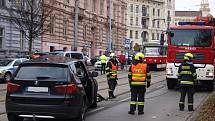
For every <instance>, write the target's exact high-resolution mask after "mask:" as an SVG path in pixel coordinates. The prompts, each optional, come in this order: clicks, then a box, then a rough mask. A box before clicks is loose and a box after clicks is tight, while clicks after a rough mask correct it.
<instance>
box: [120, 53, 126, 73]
mask: <svg viewBox="0 0 215 121" xmlns="http://www.w3.org/2000/svg"><path fill="white" fill-rule="evenodd" d="M119 62H120V66H121V70H123V69H124V66H125V62H126V59H125V55H124V54H123V51H121V55H119Z"/></svg>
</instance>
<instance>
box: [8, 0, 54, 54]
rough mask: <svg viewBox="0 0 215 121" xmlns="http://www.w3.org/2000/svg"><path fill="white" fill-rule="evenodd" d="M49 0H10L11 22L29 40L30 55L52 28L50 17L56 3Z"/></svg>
mask: <svg viewBox="0 0 215 121" xmlns="http://www.w3.org/2000/svg"><path fill="white" fill-rule="evenodd" d="M51 1H52V2H51V3H52V4H48V0H9V8H8V13H9V15H10V20H11V22H12V23H13V24H14V25H15V26H16V28H17V29H19V30H20V31H22V32H23V33H24V35H25V37H26V39H27V40H28V45H29V47H28V53H29V55H31V54H32V44H33V42H34V39H36V38H38V37H39V36H40V35H41V34H42V33H43V32H45V31H47V30H48V29H49V28H50V24H47V23H49V22H48V20H49V15H50V14H51V13H52V11H53V7H51V5H53V4H54V3H55V2H54V0H51Z"/></svg>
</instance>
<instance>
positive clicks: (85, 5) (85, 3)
mask: <svg viewBox="0 0 215 121" xmlns="http://www.w3.org/2000/svg"><path fill="white" fill-rule="evenodd" d="M87 5H88V0H84V8H85V9H87Z"/></svg>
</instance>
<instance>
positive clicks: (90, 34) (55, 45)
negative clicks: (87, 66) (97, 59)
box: [42, 0, 126, 57]
mask: <svg viewBox="0 0 215 121" xmlns="http://www.w3.org/2000/svg"><path fill="white" fill-rule="evenodd" d="M111 1H112V2H111V16H112V22H111V23H112V25H111V28H112V29H111V31H112V33H111V38H112V47H113V51H114V52H119V51H121V50H123V49H124V47H123V40H124V39H125V37H126V2H125V0H111ZM49 2H51V1H49ZM76 2H77V0H56V1H55V3H54V4H53V5H52V7H53V8H54V11H53V12H52V14H51V15H50V23H49V24H50V30H49V31H47V32H46V33H44V34H43V35H42V51H48V52H49V51H54V50H62V49H63V48H64V47H66V48H67V49H68V50H71V49H72V48H73V45H74V31H75V30H74V25H75V3H76ZM78 6H79V14H78V30H77V31H78V36H77V42H76V44H77V50H78V51H83V52H84V54H86V55H88V56H90V57H93V56H96V55H100V54H102V53H104V52H105V51H106V50H107V48H108V45H109V13H110V12H109V6H110V4H109V0H79V4H78Z"/></svg>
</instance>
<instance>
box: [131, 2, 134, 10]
mask: <svg viewBox="0 0 215 121" xmlns="http://www.w3.org/2000/svg"><path fill="white" fill-rule="evenodd" d="M133 8H134V6H133V4H131V12H133Z"/></svg>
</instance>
